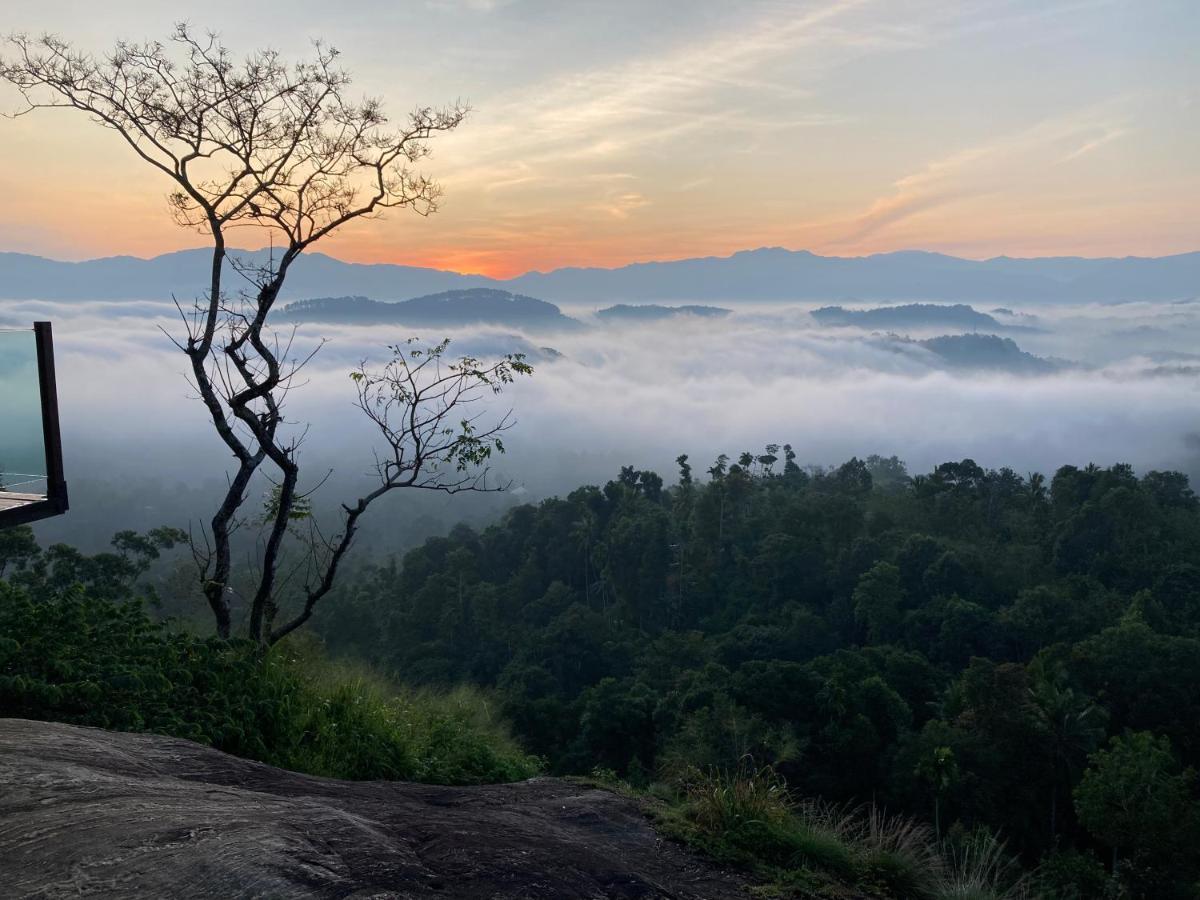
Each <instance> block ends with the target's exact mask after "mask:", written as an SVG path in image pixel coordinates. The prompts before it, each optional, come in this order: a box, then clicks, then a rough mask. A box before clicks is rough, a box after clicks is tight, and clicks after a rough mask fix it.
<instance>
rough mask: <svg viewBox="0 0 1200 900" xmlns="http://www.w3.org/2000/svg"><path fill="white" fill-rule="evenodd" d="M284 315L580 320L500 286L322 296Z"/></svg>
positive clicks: (341, 319)
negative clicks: (378, 296)
mask: <svg viewBox="0 0 1200 900" xmlns="http://www.w3.org/2000/svg"><path fill="white" fill-rule="evenodd" d="M281 313H282V315H281V318H284V319H289V320H292V321H301V322H338V323H344V324H359V325H368V324H388V323H392V322H395V323H401V324H404V325H450V326H454V325H470V324H480V323H483V324H493V325H506V326H511V327H514V328H522V327H525V328H528V327H541V328H555V329H573V328H578V327H580V323H579V322H577V321H576V320H575V319H572V318H571V317H570V316H565V315H563V313H562V310H560V309H559V308H558V307H557V306H555V305H554V304H553V303H547V302H546V301H545V300H538V299H537V298H536V297H527V296H525V295H524V294H514V293H512V292H510V291H501V290H497V289H496V288H466V289H463V290H454V291H442V292H440V293H436V294H428V295H425V296H423V297H414V298H413V299H411V300H401V301H398V302H390V303H388V302H381V301H379V300H371V299H369V298H367V297H319V298H316V299H313V300H297V301H295V302H293V303H289V304H288V305H287V306H285V307H284V308H283V310H282V311H281Z"/></svg>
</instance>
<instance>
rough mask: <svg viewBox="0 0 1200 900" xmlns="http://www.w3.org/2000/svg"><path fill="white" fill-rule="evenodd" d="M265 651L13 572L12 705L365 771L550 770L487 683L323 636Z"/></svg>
mask: <svg viewBox="0 0 1200 900" xmlns="http://www.w3.org/2000/svg"><path fill="white" fill-rule="evenodd" d="M297 637H298V638H301V639H300V640H295V641H292V640H289V641H285V642H284V643H283V644H282V645H281V646H278V647H276V648H274V649H272V650H271V651H270V652H269V653H267V654H265V655H264V654H262V653H261V652H260V651H259V649H258V648H257V647H254V646H251V645H249V644H247V643H245V642H242V643H238V642H230V641H220V640H216V639H211V638H199V637H196V636H193V635H188V634H183V633H178V632H171V631H169V630H167V629H166V628H165V627H164V626H163V625H162V624H161V623H158V622H155V621H153V620H151V619H150V617H149V616H148V615H147V614H146V612H145V610H144V609H143V608H142V606H141V605H140V604H138V603H131V602H124V603H115V602H112V601H110V600H107V599H105V598H103V597H96V596H91V595H89V594H88V593H87V592H86V591H85V590H84V589H82V588H80V587H74V588H70V589H67V590H65V591H62V592H60V593H51V594H47V595H46V596H38V597H34V596H31V595H30V593H29V592H27V591H26V590H24V589H21V588H18V587H14V586H13V585H11V584H8V583H6V582H4V581H2V580H0V710H3V711H4V714H5V715H10V716H20V717H24V718H30V719H44V720H49V721H57V722H68V723H73V724H78V725H91V726H95V727H100V728H108V729H112V730H118V731H147V732H154V733H157V734H166V735H172V736H175V737H181V738H188V739H189V740H193V741H198V742H201V743H205V744H208V745H210V746H213V747H216V748H217V749H219V750H224V751H226V752H228V753H233V754H235V755H238V756H243V757H246V758H249V759H256V760H259V761H261V762H266V763H270V764H272V765H276V766H281V767H283V768H288V769H293V770H296V771H300V772H307V773H310V774H314V775H327V776H331V777H337V778H352V779H406V780H415V781H428V782H437V783H442V784H480V783H484V782H498V781H514V780H519V779H523V778H528V777H530V776H532V775H534V774H536V773H537V771H538V769H539V764H538V761H537V760H536V759H533V758H531V757H530V756H528V755H527V754H525V753H523V752H522V751H521V749H520V748H519V747H518V746H517V745H516V743H515V742H514V741H513V739H512V738H511V736H510V735H509V733H508V731H507V729H506V728H505V727H504V724H503V723H502V722H500V721H498V720H497V719H496V718H495V717H494V716H493V715H492V713H491V706H490V704H489V703H488V702H487V698H486V697H485V696H484V695H483V694H481V693H479V692H478V691H474V690H469V689H466V688H460V689H456V690H451V691H443V692H437V691H430V690H410V689H406V688H404V687H403V686H401V685H398V684H394V683H392V682H390V681H388V680H387V679H384V678H382V677H380V676H379V675H377V674H374V673H372V672H370V671H369V670H367V669H363V668H356V667H350V666H345V665H341V664H337V663H333V662H330V661H329V660H327V659H326V658H325V657H324V655H323V653H322V652H321V649H320V646H319V645H318V644H317V643H316V642H315V641H314V640H312V639H311V638H305V637H303V636H300V635H297Z"/></svg>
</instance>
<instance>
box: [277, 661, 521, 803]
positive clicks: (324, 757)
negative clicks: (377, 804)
mask: <svg viewBox="0 0 1200 900" xmlns="http://www.w3.org/2000/svg"><path fill="white" fill-rule="evenodd" d="M282 652H283V653H284V654H289V650H287V649H284V650H283V651H282ZM282 665H283V667H284V668H285V669H286V670H287V671H288V673H289V674H291V675H293V676H296V675H298V676H299V678H300V680H301V683H302V702H301V703H299V704H298V705H297V707H296V708H295V709H294V710H293V715H294V716H296V718H297V723H296V725H297V730H298V735H297V740H296V741H295V743H294V744H293V745H292V746H291V747H290V748H288V751H287V754H286V763H287V767H288V768H292V769H296V770H299V771H304V772H309V773H312V774H318V775H328V776H331V777H337V778H348V779H356V780H362V779H393V780H407V781H424V782H429V783H432V784H484V783H491V782H501V781H519V780H522V779H525V778H530V777H532V776H533V775H535V774H537V772H538V770H539V763H538V761H537V760H536V759H534V758H532V757H530V756H528V755H527V754H525V753H523V752H522V751H521V749H520V747H518V746H517V743H516V742H515V741H514V740H513V738H512V736H511V734H510V733H509V731H508V729H507V728H506V727H505V725H504V723H503V722H502V721H500V720H499V719H498V718H497V717H496V716H495V715H494V714H493V712H492V710H493V704H490V703H489V702H488V700H487V698H486V697H485V696H484V695H483V694H482V693H481V692H479V691H478V690H475V689H473V688H469V687H458V688H454V689H452V690H448V691H438V690H433V689H428V688H422V689H411V688H404V687H402V686H399V685H397V684H394V683H392V682H390V681H389V680H388V679H386V678H383V677H382V676H381V675H379V674H378V673H375V672H372V671H370V670H369V669H366V668H363V667H360V666H351V665H345V664H338V663H330V662H325V661H323V660H322V659H321V658H320V657H319V656H317V655H315V654H314V653H313V652H312V651H311V650H309V649H306V650H305V651H303V652H301V653H296V652H295V651H294V650H292V651H290V655H287V656H286V657H285V659H284V660H283V662H282Z"/></svg>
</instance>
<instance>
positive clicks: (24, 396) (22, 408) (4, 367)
mask: <svg viewBox="0 0 1200 900" xmlns="http://www.w3.org/2000/svg"><path fill="white" fill-rule="evenodd" d="M45 494H46V446H45V442H44V440H43V437H42V397H41V390H40V388H39V385H38V367H37V341H36V339H35V337H34V333H33V329H32V328H29V329H22V330H14V329H0V506H5V505H8V506H11V505H14V504H16V503H20V502H21V501H24V500H35V499H41V498H42V497H44V496H45ZM22 495H24V496H22Z"/></svg>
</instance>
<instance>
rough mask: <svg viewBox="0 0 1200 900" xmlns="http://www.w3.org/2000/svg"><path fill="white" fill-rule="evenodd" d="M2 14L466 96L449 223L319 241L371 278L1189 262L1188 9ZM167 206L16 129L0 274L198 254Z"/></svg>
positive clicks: (397, 0) (750, 2) (305, 2)
mask: <svg viewBox="0 0 1200 900" xmlns="http://www.w3.org/2000/svg"><path fill="white" fill-rule="evenodd" d="M3 5H4V15H3V26H2V28H3V30H4V31H8V30H13V31H26V32H30V33H34V34H36V33H40V32H44V31H49V32H55V33H58V34H60V35H61V36H63V37H65V38H68V39H70V40H72V41H73V42H75V43H76V44H77V45H78V46H80V47H81V48H83V49H87V50H91V51H96V52H101V51H103V50H105V49H106V48H108V47H109V46H111V45H112V43H113V42H114V41H115V40H116V39H118V38H126V39H130V40H145V39H153V38H165V37H167V36H168V35H169V34H170V32H171V30H172V24H173V22H174V21H176V20H178V19H181V18H182V19H186V20H187V21H188V22H189V23H190V24H192V25H193V26H195V27H197V28H201V29H212V30H215V31H217V32H219V33H220V34H221V36H222V39H223V41H224V42H225V44H227V45H228V46H229V47H230V48H231V49H233V50H234V51H235V52H237V53H244V52H248V51H250V50H253V49H257V48H262V47H268V46H269V47H272V48H275V49H278V50H279V51H280V52H281V53H283V54H285V55H286V56H289V57H297V56H300V55H304V54H307V53H308V52H310V42H311V41H312V40H313V39H315V38H322V39H324V40H326V41H328V42H330V43H332V44H333V45H334V46H336V47H337V48H338V49H339V50H340V51H341V52H342V60H343V63H344V64H345V66H346V68H347V69H349V70H350V71H351V72H352V74H353V75H354V76H355V89H357V90H358V91H361V92H362V93H363V94H367V95H371V96H378V97H381V98H382V99H383V100H384V102H385V105H386V108H387V109H388V110H390V111H392V112H393V113H395V114H396V115H403V114H404V113H406V112H407V111H408V110H410V109H412V108H414V107H416V106H418V105H425V104H444V103H449V102H453V101H455V100H458V99H462V100H466V101H468V102H469V103H470V105H471V107H472V109H473V112H472V114H471V116H470V117H469V118H468V120H467V121H466V122H465V123H464V124H463V125H462V126H461V127H460V128H459V129H458V130H457V131H456V132H455V133H453V134H450V135H447V136H444V137H439V138H438V139H437V140H436V141H435V142H434V148H433V149H434V153H433V156H432V157H431V158H430V159H428V160H426V161H424V163H423V170H424V171H425V172H427V173H428V174H430V175H432V176H434V177H435V178H437V179H438V180H439V181H440V182H441V184H442V185H443V187H444V189H445V199H444V201H443V204H442V208H441V209H440V211H439V212H438V213H437V214H436V215H435V216H433V217H430V218H428V219H426V218H422V217H420V216H417V215H414V214H411V213H406V212H405V211H402V210H395V211H392V212H391V213H389V215H387V216H386V217H384V218H382V219H379V220H374V221H370V222H363V223H357V224H355V225H354V226H353V227H351V228H347V229H345V230H344V231H342V232H341V233H339V234H338V235H336V236H334V237H331V238H329V239H328V240H326V241H325V242H323V243H322V245H321V246H320V247H319V249H321V250H323V251H324V252H327V253H330V254H332V255H334V256H338V257H340V258H343V259H347V260H352V261H356V262H394V263H404V264H410V265H428V266H435V267H438V268H447V269H454V270H457V271H462V272H479V273H484V274H488V275H493V276H509V275H515V274H519V273H521V272H524V271H528V270H532V269H537V270H548V269H552V268H556V267H560V266H566V265H581V266H616V265H623V264H626V263H629V262H635V261H644V260H653V259H674V258H682V257H691V256H705V255H726V254H729V253H732V252H735V251H737V250H740V249H746V248H752V247H758V246H784V247H788V248H791V249H809V250H812V251H814V252H818V253H823V254H829V255H843V256H845V255H861V254H867V253H874V252H882V251H889V250H898V249H925V250H937V251H942V252H947V253H952V254H955V255H960V256H967V257H974V258H986V257H990V256H996V255H1002V254H1007V255H1010V256H1055V255H1081V256H1124V255H1152V256H1158V255H1166V254H1171V253H1179V252H1187V251H1192V250H1197V249H1200V216H1197V215H1196V209H1197V208H1198V207H1200V162H1198V161H1200V53H1197V52H1196V46H1197V41H1198V40H1200V3H1196V2H1195V0H1065V2H1045V0H1041V2H1006V0H961V2H954V3H945V2H941V0H928V2H926V0H875V2H871V0H812V2H809V0H740V2H737V3H729V2H728V0H695V2H682V0H661V2H655V3H647V2H644V0H595V2H593V0H574V2H565V0H344V2H342V3H338V4H329V3H328V2H326V0H319V2H318V0H288V2H286V3H283V2H275V0H264V2H258V3H254V4H247V3H245V2H244V0H207V2H204V3H202V4H201V3H189V2H178V3H170V4H167V3H160V2H154V3H144V2H143V3H137V2H131V0H106V2H105V3H104V4H102V5H100V4H95V3H93V2H66V0H39V2H37V3H33V2H20V3H18V2H15V0H5V2H4V4H3ZM100 9H102V12H98V11H97V10H100ZM0 52H2V51H0ZM17 105H18V100H17V98H16V96H15V95H14V94H13V93H12V92H11V90H7V89H5V88H3V87H0V110H9V111H11V110H13V109H15V108H17ZM167 191H168V185H167V183H166V182H165V180H164V179H163V178H162V177H161V176H157V175H156V174H155V173H154V172H152V171H151V170H149V169H148V168H147V167H146V166H145V165H144V164H141V163H139V162H138V161H137V160H136V159H135V158H134V157H133V156H132V155H131V153H130V152H129V151H128V149H126V148H125V147H123V145H121V144H120V143H119V140H118V139H117V138H116V137H115V136H114V135H113V134H111V133H110V132H107V131H105V130H104V129H101V128H99V127H97V126H95V125H93V124H91V123H89V122H88V121H86V119H85V118H84V117H82V116H81V115H79V114H76V113H73V112H71V111H60V110H50V111H43V112H40V113H38V114H36V115H32V116H27V117H22V118H19V119H16V120H0V196H2V197H3V198H4V200H3V204H2V205H0V251H2V250H9V251H20V252H27V253H36V254H40V255H45V256H51V257H55V258H59V259H83V258H92V257H97V256H107V255H116V254H132V255H137V256H152V255H155V254H158V253H162V252H167V251H170V250H176V249H182V248H185V247H193V246H198V245H200V243H201V240H200V238H199V237H198V236H197V235H196V234H194V233H191V232H188V231H185V230H182V229H179V228H177V227H176V226H175V225H173V223H172V221H171V219H170V215H169V213H168V210H167V206H166V201H165V197H166V194H167Z"/></svg>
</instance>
